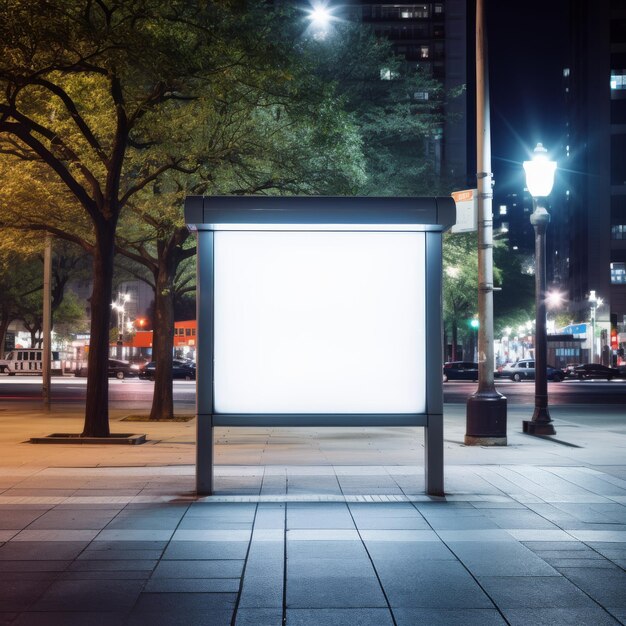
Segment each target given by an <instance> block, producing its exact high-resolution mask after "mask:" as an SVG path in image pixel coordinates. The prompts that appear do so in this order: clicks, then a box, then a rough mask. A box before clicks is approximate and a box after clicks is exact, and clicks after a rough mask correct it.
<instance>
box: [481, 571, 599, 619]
mask: <svg viewBox="0 0 626 626" xmlns="http://www.w3.org/2000/svg"><path fill="white" fill-rule="evenodd" d="M600 571H601V570H600ZM479 581H480V584H481V585H482V586H483V588H484V589H485V591H486V592H487V593H488V594H489V595H490V597H491V598H492V599H493V601H494V602H495V604H496V606H498V608H500V609H501V610H504V609H515V608H581V607H582V608H588V607H592V606H596V604H595V603H594V602H593V600H591V598H589V597H588V596H587V595H585V594H584V593H583V592H582V591H581V590H580V589H578V587H576V586H575V585H573V584H572V583H571V582H570V581H569V580H567V579H566V578H563V577H555V576H548V577H544V576H502V577H489V576H484V577H481V578H480V579H479Z"/></svg>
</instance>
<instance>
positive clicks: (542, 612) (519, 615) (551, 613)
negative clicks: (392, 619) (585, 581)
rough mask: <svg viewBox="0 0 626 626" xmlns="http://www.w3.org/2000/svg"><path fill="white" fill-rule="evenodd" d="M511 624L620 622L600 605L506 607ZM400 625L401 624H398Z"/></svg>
mask: <svg viewBox="0 0 626 626" xmlns="http://www.w3.org/2000/svg"><path fill="white" fill-rule="evenodd" d="M503 613H504V615H505V617H506V618H507V620H508V621H509V623H510V624H511V626H531V625H532V626H572V625H574V624H575V625H576V626H609V625H611V624H619V622H618V621H617V620H615V619H614V618H613V617H611V615H609V613H607V612H606V611H605V610H604V609H602V608H600V607H589V608H576V609H574V608H559V609H555V608H543V609H529V608H524V609H504V610H503ZM398 626H400V625H399V624H398Z"/></svg>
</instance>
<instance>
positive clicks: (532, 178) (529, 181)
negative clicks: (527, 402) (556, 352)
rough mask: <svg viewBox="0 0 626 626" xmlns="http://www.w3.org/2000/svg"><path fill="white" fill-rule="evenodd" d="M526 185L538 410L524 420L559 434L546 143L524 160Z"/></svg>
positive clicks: (529, 427)
mask: <svg viewBox="0 0 626 626" xmlns="http://www.w3.org/2000/svg"><path fill="white" fill-rule="evenodd" d="M524 171H525V172H526V187H527V188H528V191H529V193H530V195H531V196H532V198H533V209H534V210H533V213H532V215H531V216H530V223H531V224H532V225H533V228H534V229H535V312H536V318H535V411H534V413H533V417H532V420H524V421H523V423H522V425H523V430H524V432H525V433H528V434H530V435H555V434H556V430H555V429H554V425H553V424H552V418H551V417H550V411H548V372H547V366H548V363H547V360H548V337H547V315H546V300H547V294H546V230H547V229H548V224H549V223H550V214H549V213H548V211H547V210H546V207H545V204H546V196H548V195H550V192H551V191H552V186H553V185H554V173H555V171H556V161H550V159H549V158H548V153H547V151H546V149H545V148H544V147H543V145H542V144H540V143H538V144H537V146H536V147H535V151H534V155H533V160H532V161H524Z"/></svg>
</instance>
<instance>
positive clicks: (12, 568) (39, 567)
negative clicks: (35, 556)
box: [0, 560, 72, 574]
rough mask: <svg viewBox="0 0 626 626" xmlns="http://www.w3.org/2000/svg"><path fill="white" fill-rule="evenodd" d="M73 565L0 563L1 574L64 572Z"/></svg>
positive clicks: (33, 562)
mask: <svg viewBox="0 0 626 626" xmlns="http://www.w3.org/2000/svg"><path fill="white" fill-rule="evenodd" d="M71 563H72V561H71V560H67V561H34V560H29V561H0V572H2V573H3V574H4V573H8V574H10V573H16V572H63V571H65V570H66V569H67V568H68V566H69V565H70V564H71Z"/></svg>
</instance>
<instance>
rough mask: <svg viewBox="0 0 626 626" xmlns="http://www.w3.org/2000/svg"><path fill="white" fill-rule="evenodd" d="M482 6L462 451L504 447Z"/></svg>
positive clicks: (479, 4)
mask: <svg viewBox="0 0 626 626" xmlns="http://www.w3.org/2000/svg"><path fill="white" fill-rule="evenodd" d="M484 18H485V11H484V0H476V165H477V170H478V171H477V174H476V179H477V187H478V319H479V328H478V359H477V360H478V389H477V390H476V392H475V393H473V394H472V395H471V396H470V397H469V398H468V400H467V406H466V414H465V415H466V428H465V440H464V441H465V445H470V446H471V445H478V446H485V445H486V446H505V445H506V443H507V439H506V426H507V420H506V398H505V397H504V396H503V395H502V394H501V393H498V391H496V387H495V382H494V364H495V355H494V340H493V213H492V208H491V205H492V197H493V191H492V176H491V125H490V117H489V72H488V71H487V50H486V48H487V36H486V32H485V19H484Z"/></svg>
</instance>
